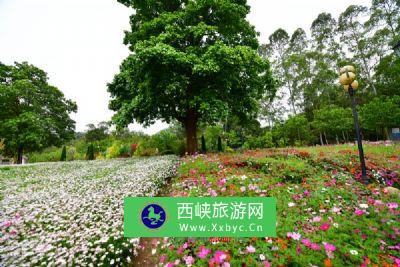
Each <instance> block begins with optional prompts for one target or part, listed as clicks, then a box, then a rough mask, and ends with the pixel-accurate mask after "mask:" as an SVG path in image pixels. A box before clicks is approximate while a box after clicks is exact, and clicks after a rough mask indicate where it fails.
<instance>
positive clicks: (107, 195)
mask: <svg viewBox="0 0 400 267" xmlns="http://www.w3.org/2000/svg"><path fill="white" fill-rule="evenodd" d="M176 162H177V158H176V157H174V156H163V157H155V158H145V159H126V160H109V161H91V162H87V161H77V162H68V163H45V164H34V165H30V166H21V167H8V168H0V181H1V184H2V186H1V187H0V195H1V196H0V197H1V198H0V199H1V203H0V206H1V213H0V223H1V236H0V265H2V266H3V265H4V266H10V265H13V266H21V265H23V264H24V265H30V266H32V265H40V264H45V265H48V264H50V265H52V266H54V265H58V266H61V265H65V264H68V265H73V264H74V265H80V266H98V265H100V264H101V263H104V264H106V265H110V264H118V265H121V264H124V263H126V262H129V261H131V257H132V256H133V254H134V253H135V252H136V247H137V245H138V241H139V240H138V239H124V238H123V198H124V197H128V196H154V195H156V194H157V193H158V190H159V189H160V188H161V187H162V186H164V185H165V183H166V178H168V177H172V176H173V175H174V174H175V169H176V167H175V164H176Z"/></svg>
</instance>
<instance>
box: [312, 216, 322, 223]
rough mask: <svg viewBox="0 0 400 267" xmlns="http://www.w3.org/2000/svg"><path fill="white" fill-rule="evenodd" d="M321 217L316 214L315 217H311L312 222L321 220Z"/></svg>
mask: <svg viewBox="0 0 400 267" xmlns="http://www.w3.org/2000/svg"><path fill="white" fill-rule="evenodd" d="M321 219H322V218H321V217H320V216H315V217H314V218H312V219H311V221H312V222H320V221H321Z"/></svg>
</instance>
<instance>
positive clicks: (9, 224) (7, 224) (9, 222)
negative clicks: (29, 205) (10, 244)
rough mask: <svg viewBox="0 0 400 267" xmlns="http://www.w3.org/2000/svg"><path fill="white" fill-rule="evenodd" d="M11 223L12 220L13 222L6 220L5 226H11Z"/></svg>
mask: <svg viewBox="0 0 400 267" xmlns="http://www.w3.org/2000/svg"><path fill="white" fill-rule="evenodd" d="M11 225H12V222H11V221H5V222H3V226H4V227H5V228H8V227H10V226H11Z"/></svg>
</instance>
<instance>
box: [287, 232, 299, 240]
mask: <svg viewBox="0 0 400 267" xmlns="http://www.w3.org/2000/svg"><path fill="white" fill-rule="evenodd" d="M286 236H287V237H289V238H292V239H293V240H300V238H301V234H299V233H296V232H291V233H290V232H289V233H287V234H286Z"/></svg>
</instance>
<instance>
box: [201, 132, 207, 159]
mask: <svg viewBox="0 0 400 267" xmlns="http://www.w3.org/2000/svg"><path fill="white" fill-rule="evenodd" d="M201 153H203V154H205V153H207V147H206V139H205V138H204V134H203V135H201Z"/></svg>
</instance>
